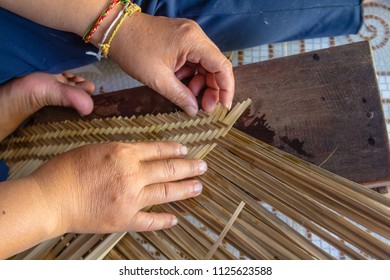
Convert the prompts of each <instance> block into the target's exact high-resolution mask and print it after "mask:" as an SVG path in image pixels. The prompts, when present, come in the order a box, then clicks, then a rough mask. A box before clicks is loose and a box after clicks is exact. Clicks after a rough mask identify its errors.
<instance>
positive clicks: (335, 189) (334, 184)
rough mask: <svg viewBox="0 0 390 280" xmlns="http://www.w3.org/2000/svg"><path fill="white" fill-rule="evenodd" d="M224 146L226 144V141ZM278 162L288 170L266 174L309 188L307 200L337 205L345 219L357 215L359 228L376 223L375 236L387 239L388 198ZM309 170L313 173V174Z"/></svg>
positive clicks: (321, 173)
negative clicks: (359, 216) (361, 225)
mask: <svg viewBox="0 0 390 280" xmlns="http://www.w3.org/2000/svg"><path fill="white" fill-rule="evenodd" d="M224 143H227V141H225V142H224ZM233 149H234V151H235V152H240V153H241V152H243V153H244V152H245V151H244V150H245V147H244V148H243V149H241V150H240V151H238V149H236V148H233ZM263 150H264V149H263ZM279 153H280V152H279ZM253 158H256V159H259V158H258V157H257V156H256V155H254V156H253ZM263 158H265V159H266V160H267V158H266V157H264V156H263V157H262V159H263ZM274 158H275V157H272V159H274ZM270 159H271V157H269V158H268V162H267V161H266V160H265V161H262V162H261V163H260V162H259V163H257V165H258V166H261V168H262V169H263V170H265V169H266V168H267V164H268V163H270V162H271V163H274V161H272V160H270ZM282 159H283V158H282V157H281V159H280V160H279V162H280V163H281V164H287V165H288V166H290V167H291V168H288V169H287V168H286V169H285V170H283V172H281V171H280V170H277V169H276V168H268V169H267V171H268V172H273V174H274V176H275V177H278V178H279V179H280V178H283V176H287V177H286V180H291V179H293V180H294V181H293V182H294V186H296V187H299V188H300V189H301V190H309V189H310V195H311V197H313V196H316V197H317V198H318V199H322V200H323V201H324V203H325V202H326V203H327V204H328V206H329V205H334V203H337V204H338V208H337V209H338V211H339V212H341V213H342V214H343V215H345V216H347V217H348V216H349V217H350V218H351V219H357V215H361V216H362V217H364V219H361V220H360V222H362V223H363V225H364V223H368V225H369V223H370V222H371V221H372V220H375V221H378V223H377V224H376V225H377V226H378V228H377V231H376V232H378V231H379V232H378V233H380V234H383V235H384V236H385V237H387V238H390V232H389V230H388V229H389V228H390V219H389V214H390V209H389V206H390V204H389V202H388V199H386V198H384V197H383V196H381V195H379V194H377V193H375V192H372V191H370V190H367V189H366V188H364V187H363V186H359V185H357V184H356V183H354V182H351V181H349V180H347V179H343V184H342V185H341V184H340V183H339V182H338V181H335V180H333V178H335V176H328V177H326V175H327V173H328V174H329V172H326V171H324V170H322V169H320V168H317V167H316V166H311V169H310V170H304V169H302V168H300V167H299V166H298V167H296V166H295V165H296V164H294V165H292V164H291V163H289V162H288V161H284V162H283V161H282ZM277 160H278V159H275V161H277ZM306 164H307V163H306ZM313 169H314V170H316V171H317V172H314V173H313ZM332 175H333V174H332ZM338 180H339V179H338ZM339 185H340V186H339ZM348 190H350V192H348ZM366 193H369V195H366ZM329 201H331V203H329ZM344 207H346V208H347V210H348V211H342V210H344Z"/></svg>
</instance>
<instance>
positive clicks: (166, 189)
mask: <svg viewBox="0 0 390 280" xmlns="http://www.w3.org/2000/svg"><path fill="white" fill-rule="evenodd" d="M162 190H163V192H162V194H163V196H164V199H168V198H169V197H170V196H171V192H170V188H169V185H168V184H167V183H163V184H162Z"/></svg>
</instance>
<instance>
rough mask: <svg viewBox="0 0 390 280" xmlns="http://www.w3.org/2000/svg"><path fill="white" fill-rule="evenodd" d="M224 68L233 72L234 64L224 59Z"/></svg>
mask: <svg viewBox="0 0 390 280" xmlns="http://www.w3.org/2000/svg"><path fill="white" fill-rule="evenodd" d="M222 68H224V69H227V70H228V71H233V64H232V63H231V61H230V60H229V59H227V58H226V59H224V61H223V62H222Z"/></svg>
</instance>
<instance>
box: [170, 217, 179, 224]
mask: <svg viewBox="0 0 390 280" xmlns="http://www.w3.org/2000/svg"><path fill="white" fill-rule="evenodd" d="M178 223H179V220H178V219H177V218H176V217H174V218H173V219H172V222H171V226H176V225H177V224H178Z"/></svg>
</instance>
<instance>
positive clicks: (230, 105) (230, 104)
mask: <svg viewBox="0 0 390 280" xmlns="http://www.w3.org/2000/svg"><path fill="white" fill-rule="evenodd" d="M232 103H233V101H230V103H229V106H228V109H229V110H230V109H231V108H232Z"/></svg>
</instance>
